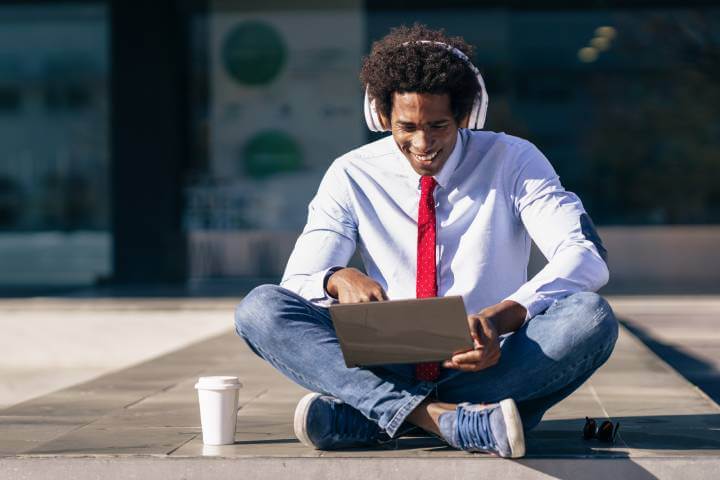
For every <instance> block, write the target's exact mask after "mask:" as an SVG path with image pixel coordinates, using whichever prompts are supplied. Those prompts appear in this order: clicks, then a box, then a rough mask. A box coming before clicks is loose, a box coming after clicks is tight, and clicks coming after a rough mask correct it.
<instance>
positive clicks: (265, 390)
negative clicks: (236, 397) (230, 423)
mask: <svg viewBox="0 0 720 480" xmlns="http://www.w3.org/2000/svg"><path fill="white" fill-rule="evenodd" d="M269 391H270V389H269V388H263V389H262V390H260V391H259V392H258V393H257V394H255V396H253V397H251V398H248V399H247V400H246V401H245V402H244V403H241V404H240V405H238V409H237V411H238V412H239V411H240V410H242V409H243V408H244V407H247V406H248V405H250V403H252V402H254V401H255V400H257V399H259V398H260V397H262V396H263V395H265V394H266V393H268V392H269Z"/></svg>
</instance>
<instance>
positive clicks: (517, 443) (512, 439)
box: [296, 398, 525, 458]
mask: <svg viewBox="0 0 720 480" xmlns="http://www.w3.org/2000/svg"><path fill="white" fill-rule="evenodd" d="M500 408H501V409H502V413H503V418H504V419H505V426H507V435H508V443H509V444H510V457H509V458H520V457H524V456H525V433H523V426H522V420H521V419H520V412H518V409H517V405H515V401H514V400H513V399H512V398H507V399H505V400H503V401H502V402H500ZM296 432H297V430H296Z"/></svg>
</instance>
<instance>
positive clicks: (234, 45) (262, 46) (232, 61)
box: [222, 21, 287, 85]
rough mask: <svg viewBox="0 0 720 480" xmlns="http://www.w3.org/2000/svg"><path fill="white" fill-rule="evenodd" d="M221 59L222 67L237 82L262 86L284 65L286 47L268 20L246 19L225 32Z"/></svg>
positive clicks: (273, 77)
mask: <svg viewBox="0 0 720 480" xmlns="http://www.w3.org/2000/svg"><path fill="white" fill-rule="evenodd" d="M222 59H223V63H224V65H225V69H226V70H227V71H228V73H229V74H230V76H231V77H232V78H233V79H235V80H236V81H237V82H239V83H241V84H243V85H265V84H268V83H270V82H272V81H273V80H274V79H275V77H277V75H278V74H279V73H280V71H281V70H282V69H283V66H285V61H286V59H287V47H286V46H285V41H284V40H283V38H282V36H281V35H280V33H279V32H278V31H277V30H276V29H275V28H273V27H272V26H270V25H268V24H267V23H263V22H259V21H248V22H243V23H241V24H239V25H237V26H236V27H235V28H233V29H232V30H231V31H230V33H228V34H227V36H226V37H225V41H224V43H223V46H222Z"/></svg>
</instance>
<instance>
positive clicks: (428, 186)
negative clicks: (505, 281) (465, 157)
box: [415, 176, 440, 381]
mask: <svg viewBox="0 0 720 480" xmlns="http://www.w3.org/2000/svg"><path fill="white" fill-rule="evenodd" d="M435 185H436V182H435V179H434V178H433V177H428V176H423V177H422V178H421V180H420V205H419V206H418V237H417V274H416V277H415V292H416V294H417V298H427V297H436V296H437V271H436V267H435V199H434V198H433V190H434V189H435ZM439 375H440V365H439V364H438V363H437V362H429V363H418V364H417V365H415V378H417V379H418V380H425V381H433V380H436V379H437V378H438V376H439Z"/></svg>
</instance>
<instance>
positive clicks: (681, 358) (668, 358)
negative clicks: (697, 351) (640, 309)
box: [620, 318, 720, 403]
mask: <svg viewBox="0 0 720 480" xmlns="http://www.w3.org/2000/svg"><path fill="white" fill-rule="evenodd" d="M620 323H622V324H623V326H625V328H627V329H628V330H629V331H630V333H632V334H633V335H635V336H636V337H637V338H638V339H640V341H642V342H643V343H644V344H645V345H646V346H647V347H648V348H649V349H650V350H652V352H653V353H654V354H655V355H657V356H658V357H660V358H662V359H663V360H664V361H665V362H667V363H668V364H669V365H670V366H671V367H673V368H674V369H675V370H677V371H678V373H680V375H682V376H683V377H685V378H686V379H687V380H688V381H690V382H691V383H693V384H695V385H697V386H698V387H699V388H700V389H701V390H702V391H703V392H705V393H706V394H707V395H708V396H709V397H710V398H712V399H713V401H715V403H720V371H718V370H717V369H716V368H715V366H714V365H712V364H710V363H708V362H706V361H704V360H702V359H699V358H697V357H695V356H693V355H690V354H689V353H687V352H685V351H683V350H681V349H679V348H677V347H674V346H672V345H668V344H666V343H663V342H661V341H660V340H657V339H655V338H653V336H652V335H651V334H650V332H649V331H647V330H646V329H644V328H643V327H641V326H639V325H637V324H636V323H633V322H632V321H631V320H628V319H626V318H622V319H620Z"/></svg>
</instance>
